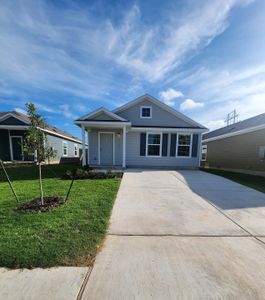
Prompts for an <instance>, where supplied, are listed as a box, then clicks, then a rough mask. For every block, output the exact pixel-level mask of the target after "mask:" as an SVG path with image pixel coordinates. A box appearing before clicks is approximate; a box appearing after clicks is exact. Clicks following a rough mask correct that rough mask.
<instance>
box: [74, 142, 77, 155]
mask: <svg viewBox="0 0 265 300" xmlns="http://www.w3.org/2000/svg"><path fill="white" fill-rule="evenodd" d="M74 156H75V157H77V156H78V146H77V144H74Z"/></svg>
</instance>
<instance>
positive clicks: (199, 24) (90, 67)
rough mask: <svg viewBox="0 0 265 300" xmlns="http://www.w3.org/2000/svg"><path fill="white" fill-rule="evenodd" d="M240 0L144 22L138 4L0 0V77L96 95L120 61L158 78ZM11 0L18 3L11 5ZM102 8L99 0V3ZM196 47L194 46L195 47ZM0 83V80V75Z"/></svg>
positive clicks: (214, 30) (205, 40)
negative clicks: (105, 13) (100, 13)
mask: <svg viewBox="0 0 265 300" xmlns="http://www.w3.org/2000/svg"><path fill="white" fill-rule="evenodd" d="M241 2H242V1H239V0H219V1H217V0H216V1H205V2H203V4H201V3H200V4H199V5H195V4H194V3H193V5H190V6H189V9H188V10H186V11H188V13H185V14H183V15H181V13H180V12H179V11H178V10H174V9H173V10H171V11H170V12H169V13H168V15H167V16H166V22H163V23H162V24H161V22H160V21H158V22H157V23H153V22H152V24H150V25H148V24H147V23H144V22H142V19H141V17H142V16H141V11H140V9H139V7H138V6H137V5H134V6H132V7H131V9H128V10H126V12H125V13H124V14H123V17H122V18H121V19H119V22H116V21H117V20H115V22H114V21H112V20H111V19H104V18H99V17H98V18H97V17H95V13H94V11H93V8H91V9H90V8H89V7H87V9H85V10H84V7H83V6H80V7H79V6H78V4H75V5H73V4H71V3H72V2H69V3H68V5H67V8H65V9H64V8H62V7H60V8H59V7H58V6H56V5H53V4H52V3H51V2H47V1H43V0H38V1H37V0H36V1H20V2H13V1H4V2H2V3H1V7H0V43H1V45H2V46H1V47H0V78H1V80H2V81H3V82H6V83H8V86H5V90H6V91H8V90H10V89H11V90H13V91H15V90H16V91H18V86H19V85H21V86H22V87H23V88H21V90H22V91H23V90H26V89H27V87H28V88H29V89H32V88H35V89H39V90H42V91H50V92H51V91H56V92H58V91H59V92H62V93H65V94H67V95H73V96H75V97H81V98H85V99H88V98H89V99H90V100H95V101H97V100H98V99H102V97H103V96H105V95H106V94H107V93H108V92H109V91H111V90H112V89H113V86H115V89H116V90H119V91H121V93H122V92H123V91H125V92H127V90H128V82H125V80H123V78H120V80H116V78H115V71H116V70H117V68H119V71H120V69H122V71H125V72H128V73H129V74H131V75H133V76H134V77H135V78H138V80H139V81H149V82H157V81H159V80H161V79H163V78H165V76H166V75H167V74H168V73H169V72H171V71H173V70H176V68H177V67H178V66H179V65H180V64H181V63H182V62H183V61H184V59H185V58H186V56H187V55H188V54H189V55H190V53H191V51H195V50H197V49H200V48H202V47H204V46H206V45H208V44H209V43H210V42H211V40H212V39H214V38H215V37H216V36H217V35H219V34H220V33H221V32H222V31H223V30H224V29H225V28H226V26H227V17H228V15H229V12H230V11H231V9H232V8H233V7H234V6H235V5H237V4H240V3H241ZM14 5H15V6H16V10H14V9H13V7H14ZM102 9H104V8H102ZM195 52H196V51H195ZM0 84H1V82H0Z"/></svg>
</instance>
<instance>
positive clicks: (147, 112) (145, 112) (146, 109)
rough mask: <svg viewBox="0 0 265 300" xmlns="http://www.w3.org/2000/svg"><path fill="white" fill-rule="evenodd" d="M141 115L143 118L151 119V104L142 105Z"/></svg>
mask: <svg viewBox="0 0 265 300" xmlns="http://www.w3.org/2000/svg"><path fill="white" fill-rule="evenodd" d="M140 116H141V118H142V119H151V118H152V107H151V106H141V108H140Z"/></svg>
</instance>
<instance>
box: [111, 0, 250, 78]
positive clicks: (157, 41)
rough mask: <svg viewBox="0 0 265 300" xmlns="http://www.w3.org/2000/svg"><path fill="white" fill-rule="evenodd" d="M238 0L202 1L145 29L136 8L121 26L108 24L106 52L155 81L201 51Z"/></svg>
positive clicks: (215, 34)
mask: <svg viewBox="0 0 265 300" xmlns="http://www.w3.org/2000/svg"><path fill="white" fill-rule="evenodd" d="M243 4H248V2H245V1H241V0H221V1H217V0H216V1H205V2H203V3H200V5H195V4H194V3H193V5H192V6H190V7H189V10H188V13H186V14H185V15H183V16H182V15H178V14H177V12H176V11H177V10H176V11H175V10H173V11H174V12H173V13H172V12H171V14H170V15H169V16H168V18H167V22H166V24H165V25H164V26H163V25H161V24H153V23H152V27H146V26H144V25H143V24H142V23H141V12H140V10H139V8H138V6H136V5H135V6H133V8H132V9H131V10H130V11H129V12H128V14H127V15H125V17H124V21H123V22H122V24H121V25H118V26H115V25H113V24H112V23H111V21H109V22H108V23H107V28H108V30H107V32H108V37H109V39H108V46H107V47H106V49H108V51H109V54H110V56H111V57H112V59H114V60H115V61H116V62H117V63H118V64H120V65H122V66H124V67H125V68H127V69H128V70H130V71H131V72H135V73H136V74H137V76H139V74H140V75H141V76H142V77H143V78H145V79H146V80H148V81H151V82H155V81H158V80H160V79H162V78H164V77H165V75H166V74H167V73H169V72H170V71H172V70H175V69H176V68H177V67H178V66H179V65H180V64H181V63H182V62H183V60H184V59H185V58H186V57H187V55H188V54H190V53H191V51H195V50H197V49H200V48H203V47H205V46H207V45H209V44H210V42H211V41H212V40H213V39H214V38H215V37H216V36H217V35H219V34H221V33H222V32H223V31H224V30H225V29H226V28H227V27H228V22H227V18H228V15H229V13H230V11H231V10H232V9H233V7H235V6H236V5H243Z"/></svg>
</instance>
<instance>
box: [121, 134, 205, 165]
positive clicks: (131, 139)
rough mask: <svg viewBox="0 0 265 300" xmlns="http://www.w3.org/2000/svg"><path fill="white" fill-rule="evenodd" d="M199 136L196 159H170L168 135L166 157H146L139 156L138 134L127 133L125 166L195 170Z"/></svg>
mask: <svg viewBox="0 0 265 300" xmlns="http://www.w3.org/2000/svg"><path fill="white" fill-rule="evenodd" d="M200 141H201V135H199V141H198V152H197V157H190V158H188V157H185V158H180V157H171V156H169V149H170V146H169V144H170V134H169V139H168V153H167V155H168V156H166V157H164V156H161V157H146V156H140V132H129V133H128V134H127V155H126V164H127V166H128V167H133V166H137V167H170V168H197V167H198V166H199V159H200V157H199V156H200V155H199V148H200Z"/></svg>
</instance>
